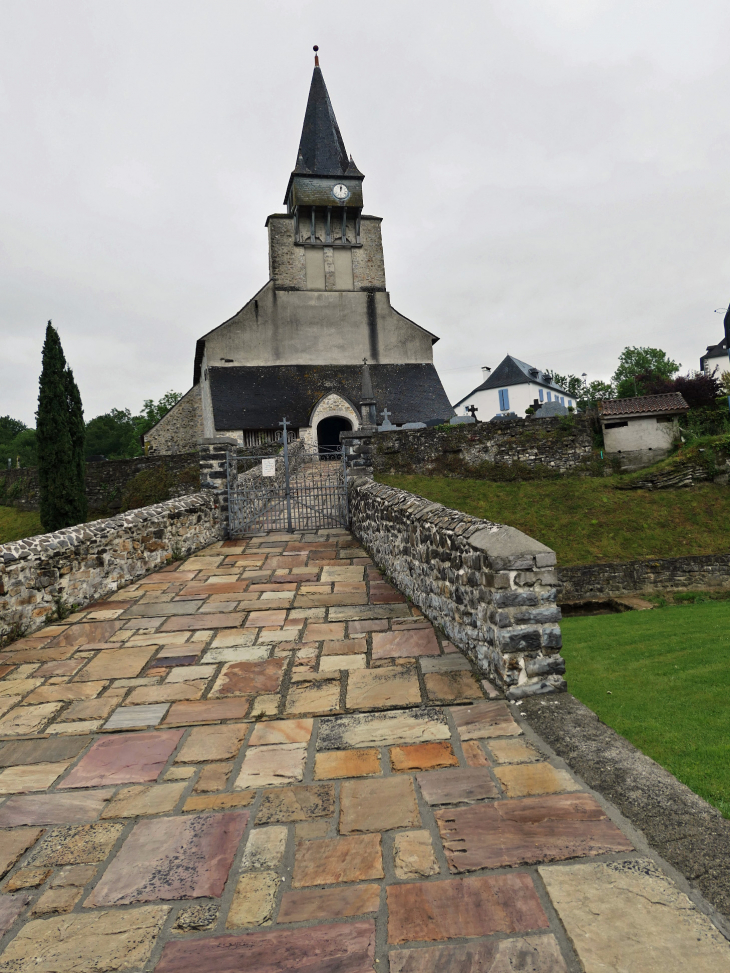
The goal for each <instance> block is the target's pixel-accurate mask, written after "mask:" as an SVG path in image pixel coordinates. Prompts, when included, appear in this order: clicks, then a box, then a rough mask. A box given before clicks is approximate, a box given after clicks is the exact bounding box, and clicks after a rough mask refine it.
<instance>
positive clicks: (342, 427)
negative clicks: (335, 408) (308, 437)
mask: <svg viewBox="0 0 730 973" xmlns="http://www.w3.org/2000/svg"><path fill="white" fill-rule="evenodd" d="M350 429H352V423H351V422H350V420H349V419H343V418H342V416H329V417H328V418H327V419H322V421H321V422H319V423H318V424H317V445H318V446H319V451H320V453H334V452H335V450H337V449H339V448H340V433H341V432H349V431H350Z"/></svg>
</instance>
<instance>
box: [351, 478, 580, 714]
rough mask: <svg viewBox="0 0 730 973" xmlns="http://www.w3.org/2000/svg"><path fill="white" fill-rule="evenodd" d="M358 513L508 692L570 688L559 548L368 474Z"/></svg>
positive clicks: (426, 608) (413, 592)
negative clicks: (564, 654)
mask: <svg viewBox="0 0 730 973" xmlns="http://www.w3.org/2000/svg"><path fill="white" fill-rule="evenodd" d="M350 511H351V516H352V531H353V533H354V534H355V536H356V537H358V538H359V540H360V541H361V543H362V544H363V545H364V546H365V548H366V549H367V550H368V551H369V552H370V554H371V556H372V558H373V560H374V561H375V563H376V564H377V565H378V567H379V568H380V569H381V570H382V571H383V572H385V573H386V574H387V575H388V576H389V577H390V578H391V579H392V580H393V583H394V584H395V585H397V587H398V588H399V589H400V590H401V591H402V592H403V593H404V594H405V595H407V597H408V598H410V599H411V601H413V602H414V604H416V605H417V606H418V607H419V608H420V609H421V611H422V612H423V613H424V615H426V617H427V618H429V619H430V620H431V621H432V622H433V623H434V624H435V625H438V626H439V627H440V628H441V629H443V631H444V632H445V633H446V634H447V636H448V637H449V638H450V639H451V641H452V642H453V643H454V644H455V645H457V646H458V647H459V648H460V649H461V650H462V651H463V652H465V653H466V654H467V655H468V656H469V658H471V659H472V660H473V661H474V662H475V663H476V664H477V665H478V666H479V668H480V669H481V671H482V672H483V673H484V674H485V676H486V677H487V678H488V679H490V680H492V681H493V682H494V683H496V684H497V685H498V686H500V687H501V688H503V689H505V691H506V692H507V697H508V698H509V699H518V698H521V697H523V696H530V695H535V694H539V693H548V692H555V691H559V690H562V689H565V680H564V678H563V673H564V672H565V663H564V661H563V659H562V658H561V656H560V648H561V646H562V640H561V633H560V626H559V624H558V622H559V621H560V609H559V608H558V607H557V605H556V595H557V583H558V576H557V572H556V570H555V554H554V552H553V551H551V550H550V549H549V548H548V547H545V545H544V544H540V543H539V542H538V541H535V540H533V539H532V538H531V537H528V536H527V535H526V534H523V533H522V532H521V531H518V530H516V529H515V528H514V527H505V526H503V525H500V524H492V523H490V522H489V521H486V520H479V519H478V518H476V517H470V516H468V515H467V514H463V513H459V512H458V511H456V510H449V509H448V508H447V507H443V506H442V505H441V504H438V503H431V502H430V501H428V500H424V499H423V498H421V497H417V496H415V495H414V494H412V493H407V492H406V491H405V490H395V489H393V488H391V487H387V486H384V485H383V484H380V483H375V482H373V481H372V480H369V479H366V478H365V477H359V478H357V479H355V480H354V481H352V486H351V489H350Z"/></svg>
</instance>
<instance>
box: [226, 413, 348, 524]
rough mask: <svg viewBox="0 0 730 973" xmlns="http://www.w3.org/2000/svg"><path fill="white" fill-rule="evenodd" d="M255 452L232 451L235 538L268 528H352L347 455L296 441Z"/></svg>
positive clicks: (284, 436) (230, 513)
mask: <svg viewBox="0 0 730 973" xmlns="http://www.w3.org/2000/svg"><path fill="white" fill-rule="evenodd" d="M281 425H283V426H284V432H283V434H282V442H283V449H277V451H276V452H269V453H263V451H261V454H260V455H256V456H250V455H243V454H241V453H240V452H239V451H238V450H231V451H230V452H229V453H228V525H229V533H230V536H231V537H240V536H241V535H242V534H251V533H258V532H259V531H264V530H286V531H289V532H292V531H295V530H316V529H317V528H320V527H347V526H348V524H349V512H348V506H347V456H346V453H345V450H344V449H342V448H339V449H336V450H327V451H319V450H317V449H312V448H307V447H306V446H305V444H304V443H303V442H301V440H299V441H297V442H295V443H290V442H289V441H288V435H287V432H286V420H285V421H284V422H283V423H281Z"/></svg>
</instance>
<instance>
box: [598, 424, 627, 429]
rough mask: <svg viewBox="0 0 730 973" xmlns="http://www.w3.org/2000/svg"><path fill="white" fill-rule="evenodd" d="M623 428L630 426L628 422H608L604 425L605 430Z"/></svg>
mask: <svg viewBox="0 0 730 973" xmlns="http://www.w3.org/2000/svg"><path fill="white" fill-rule="evenodd" d="M622 426H628V422H607V423H605V424H604V426H603V428H604V429H620V428H621V427H622Z"/></svg>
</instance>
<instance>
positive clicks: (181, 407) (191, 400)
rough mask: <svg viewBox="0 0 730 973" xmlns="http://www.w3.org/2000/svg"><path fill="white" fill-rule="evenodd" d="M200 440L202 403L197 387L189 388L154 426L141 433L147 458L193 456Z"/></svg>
mask: <svg viewBox="0 0 730 973" xmlns="http://www.w3.org/2000/svg"><path fill="white" fill-rule="evenodd" d="M202 438H203V402H202V396H201V389H200V385H199V384H198V385H193V387H192V388H191V389H190V390H189V391H188V392H186V393H185V395H183V397H182V398H181V399H180V401H179V402H176V403H175V405H174V406H173V407H172V409H170V411H169V412H168V413H167V414H166V415H164V416H163V417H162V419H160V421H159V422H158V423H157V425H156V426H153V427H152V429H150V431H149V432H146V433H145V436H144V441H145V445H146V446H147V447H148V455H150V456H152V455H154V456H171V455H173V454H175V453H191V452H194V451H195V450H196V449H197V445H198V440H199V439H202Z"/></svg>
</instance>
